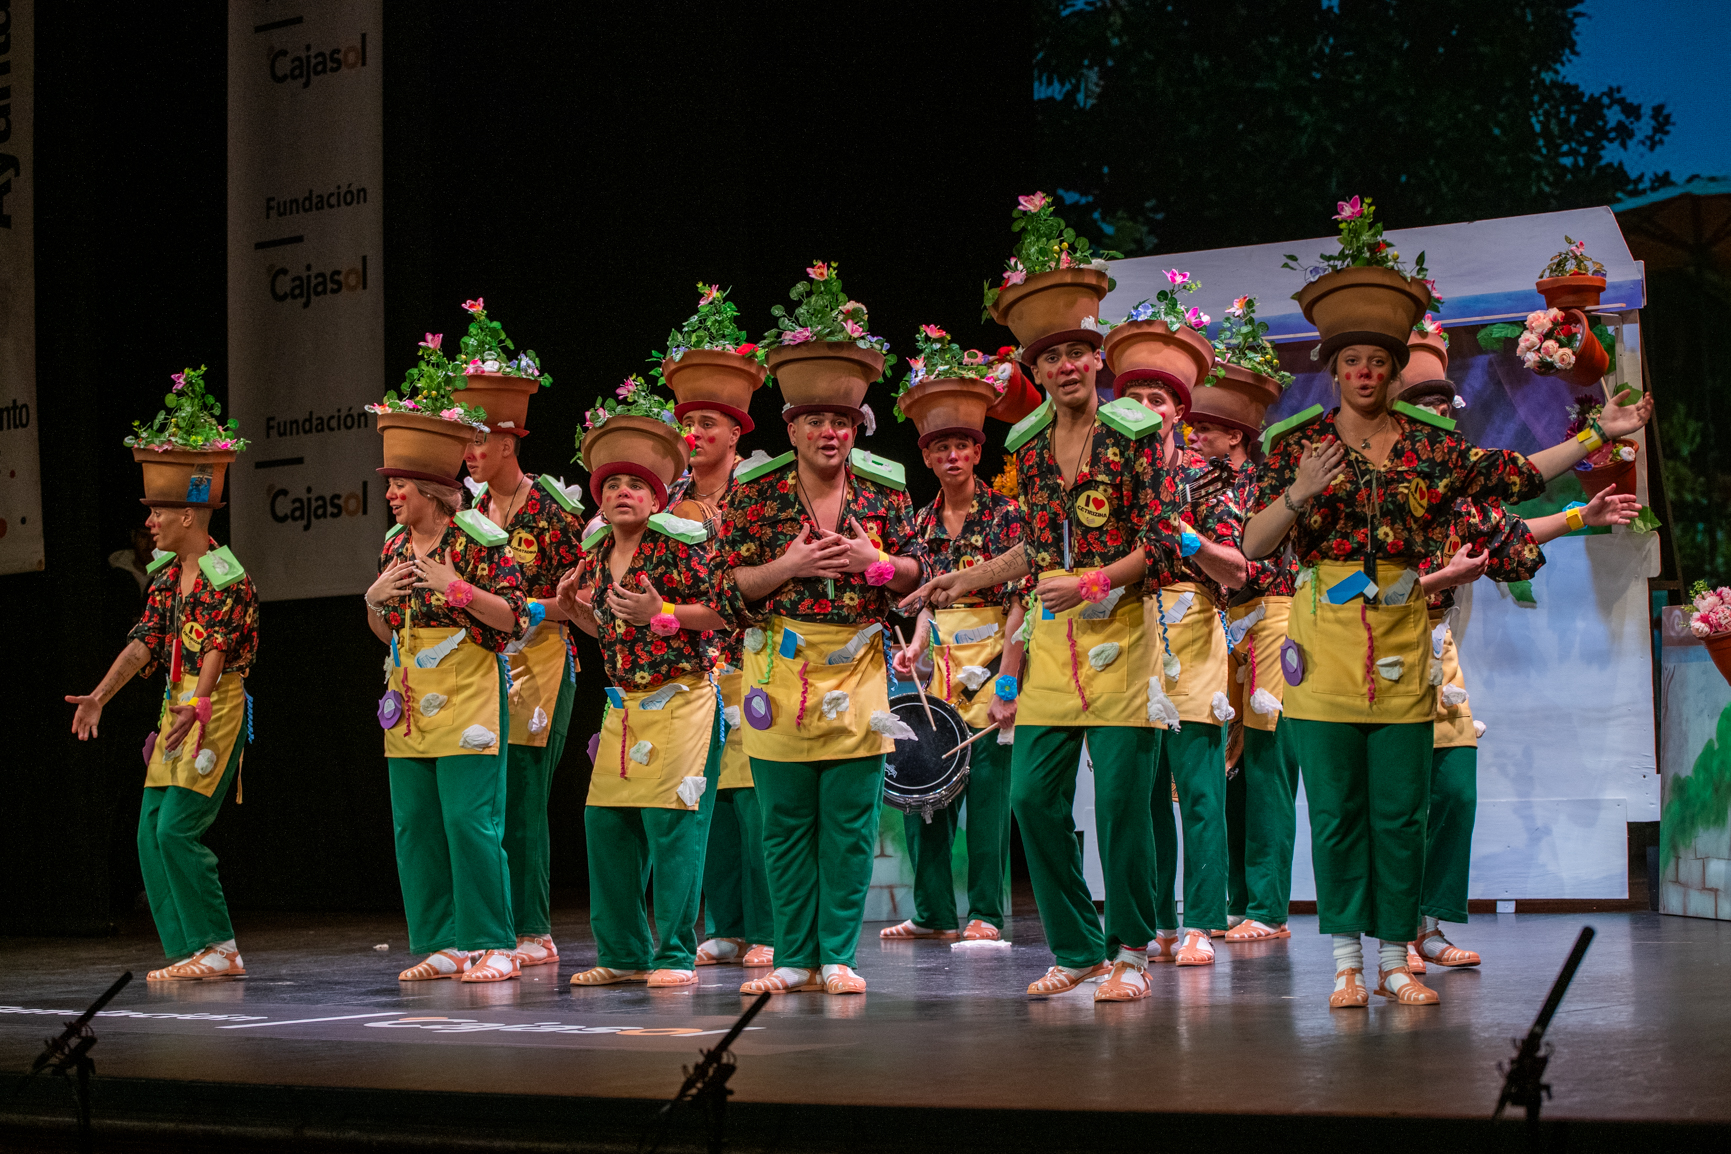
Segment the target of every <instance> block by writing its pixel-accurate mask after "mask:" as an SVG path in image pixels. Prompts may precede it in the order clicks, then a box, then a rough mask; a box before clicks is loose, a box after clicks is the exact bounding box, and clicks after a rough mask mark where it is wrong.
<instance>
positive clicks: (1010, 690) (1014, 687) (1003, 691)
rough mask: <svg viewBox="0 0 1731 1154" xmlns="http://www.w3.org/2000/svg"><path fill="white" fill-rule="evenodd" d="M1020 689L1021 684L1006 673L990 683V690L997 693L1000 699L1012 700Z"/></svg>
mask: <svg viewBox="0 0 1731 1154" xmlns="http://www.w3.org/2000/svg"><path fill="white" fill-rule="evenodd" d="M1021 691H1022V690H1021V686H1020V685H1019V684H1018V683H1017V681H1016V679H1015V678H1014V677H1011V676H1010V675H1009V674H1008V673H1006V674H1003V675H1002V676H1001V677H999V678H998V680H997V681H995V682H993V683H992V692H993V693H995V694H997V695H998V698H999V700H1001V701H1014V700H1016V697H1017V695H1018V694H1020V693H1021Z"/></svg>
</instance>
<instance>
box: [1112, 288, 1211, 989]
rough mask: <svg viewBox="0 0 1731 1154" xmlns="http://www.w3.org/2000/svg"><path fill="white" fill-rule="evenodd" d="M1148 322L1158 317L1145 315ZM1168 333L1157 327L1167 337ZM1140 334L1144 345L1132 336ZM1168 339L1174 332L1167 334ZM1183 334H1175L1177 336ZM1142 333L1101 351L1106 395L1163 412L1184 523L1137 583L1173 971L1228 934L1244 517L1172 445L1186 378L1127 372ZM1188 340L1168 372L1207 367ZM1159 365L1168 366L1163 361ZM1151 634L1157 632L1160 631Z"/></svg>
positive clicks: (1206, 472)
mask: <svg viewBox="0 0 1731 1154" xmlns="http://www.w3.org/2000/svg"><path fill="white" fill-rule="evenodd" d="M1146 324H1147V325H1148V326H1149V327H1152V326H1153V325H1159V324H1161V322H1158V321H1153V322H1146ZM1163 336H1164V334H1163ZM1138 337H1141V338H1142V340H1138V339H1137V338H1138ZM1164 339H1165V340H1174V339H1175V338H1174V337H1165V338H1164ZM1176 339H1178V340H1183V339H1184V337H1183V334H1181V333H1180V334H1176ZM1146 343H1147V335H1146V329H1145V328H1144V327H1143V324H1142V323H1140V322H1135V321H1132V322H1130V323H1129V324H1126V325H1122V326H1120V327H1118V328H1116V329H1114V330H1113V331H1112V333H1111V335H1109V336H1108V337H1107V339H1106V348H1105V356H1106V361H1107V364H1108V366H1109V367H1112V368H1114V369H1118V370H1122V371H1119V372H1117V373H1116V374H1115V376H1114V378H1113V382H1112V387H1113V390H1114V391H1115V392H1116V393H1117V395H1118V396H1120V397H1129V398H1130V399H1131V400H1133V401H1135V402H1137V403H1138V404H1140V405H1142V407H1144V408H1146V409H1147V410H1148V411H1149V412H1151V413H1154V414H1155V415H1156V416H1158V417H1159V418H1160V434H1159V436H1160V440H1159V443H1158V445H1157V446H1155V449H1154V453H1155V463H1156V464H1157V465H1158V466H1159V468H1160V469H1162V470H1163V471H1164V472H1165V474H1166V476H1167V478H1169V479H1170V481H1171V482H1173V483H1175V484H1176V485H1177V487H1178V499H1179V503H1180V514H1179V516H1180V519H1181V520H1182V522H1183V525H1182V529H1181V537H1182V540H1183V545H1182V548H1181V549H1180V552H1181V553H1182V555H1183V556H1182V558H1177V557H1174V555H1173V554H1170V553H1167V552H1164V551H1161V550H1159V549H1158V548H1151V549H1150V551H1149V559H1150V561H1153V560H1154V559H1156V558H1169V557H1170V558H1173V560H1174V562H1175V563H1173V564H1162V565H1158V566H1157V565H1153V564H1150V566H1149V572H1148V574H1147V575H1146V576H1145V577H1144V578H1143V581H1142V588H1143V592H1144V598H1143V606H1142V613H1143V618H1144V620H1146V621H1148V622H1149V623H1150V624H1149V626H1148V633H1147V637H1148V642H1149V644H1148V646H1147V647H1146V649H1145V651H1144V652H1145V660H1146V661H1147V672H1146V674H1145V675H1146V676H1148V677H1149V678H1150V683H1149V684H1150V685H1151V686H1152V685H1153V684H1154V681H1155V679H1157V680H1158V682H1159V685H1160V689H1161V692H1162V693H1163V694H1164V698H1165V699H1164V701H1163V702H1161V703H1160V709H1161V711H1162V716H1161V717H1160V718H1158V719H1157V720H1156V722H1155V724H1156V725H1160V726H1164V727H1165V728H1166V730H1167V732H1166V735H1165V737H1164V738H1162V739H1161V742H1160V760H1159V768H1158V771H1157V772H1156V775H1155V779H1154V801H1153V805H1154V847H1155V865H1156V874H1155V877H1156V881H1155V894H1154V896H1155V900H1156V903H1157V905H1156V910H1155V926H1156V929H1157V930H1158V933H1157V934H1156V940H1155V943H1154V949H1155V950H1156V951H1157V952H1156V953H1155V954H1154V956H1153V957H1152V958H1151V959H1150V960H1151V961H1155V962H1175V963H1177V964H1178V965H1180V966H1207V965H1212V964H1213V963H1214V944H1213V942H1212V941H1210V940H1209V939H1210V938H1211V937H1212V936H1213V935H1215V934H1222V933H1224V932H1225V931H1226V874H1227V867H1228V857H1227V850H1226V727H1227V724H1228V723H1229V722H1230V721H1231V720H1232V718H1233V717H1234V711H1233V707H1232V704H1231V699H1230V698H1229V697H1228V695H1227V680H1228V678H1227V670H1228V666H1229V664H1230V657H1229V650H1230V648H1231V647H1230V645H1229V644H1228V642H1227V638H1226V621H1225V618H1224V617H1223V616H1222V613H1221V610H1222V608H1223V607H1224V606H1225V604H1226V599H1227V597H1228V595H1229V590H1231V589H1234V588H1237V587H1238V586H1240V585H1242V584H1244V578H1245V562H1244V555H1243V554H1242V553H1240V552H1239V551H1238V535H1239V532H1240V529H1241V527H1242V524H1243V514H1242V512H1241V510H1240V508H1239V504H1238V496H1237V492H1236V484H1235V482H1236V474H1234V473H1233V472H1232V471H1231V469H1230V467H1229V466H1228V465H1227V464H1226V463H1225V462H1224V461H1222V462H1219V463H1211V462H1209V461H1208V460H1207V459H1206V458H1204V457H1203V456H1202V454H1201V453H1199V452H1197V451H1196V450H1195V449H1192V448H1188V447H1186V446H1184V445H1182V444H1180V443H1179V438H1178V428H1179V425H1180V423H1181V422H1182V421H1183V420H1184V418H1185V416H1186V414H1187V413H1188V412H1189V410H1190V402H1191V395H1192V391H1191V384H1192V383H1193V381H1194V377H1193V376H1192V377H1190V378H1188V379H1187V378H1186V376H1185V375H1184V374H1183V373H1179V372H1174V371H1172V368H1148V367H1130V366H1131V365H1134V364H1136V363H1137V362H1140V361H1142V360H1148V359H1155V358H1154V357H1148V356H1143V357H1138V356H1137V355H1136V354H1137V352H1138V351H1140V350H1139V349H1138V348H1137V346H1138V345H1141V346H1143V348H1146ZM1184 347H1186V348H1187V349H1189V348H1194V349H1197V350H1198V351H1201V350H1206V355H1205V358H1204V359H1205V363H1198V362H1197V361H1195V360H1190V361H1189V363H1188V364H1182V365H1177V366H1174V367H1177V368H1180V369H1183V370H1185V372H1189V373H1196V372H1203V373H1205V372H1207V371H1208V369H1209V368H1210V367H1212V364H1213V359H1214V358H1213V349H1212V348H1211V347H1209V345H1208V342H1207V341H1206V340H1205V339H1202V338H1201V337H1200V335H1199V334H1198V335H1197V339H1196V340H1195V341H1193V342H1188V343H1187V344H1186V345H1185V346H1184ZM1164 363H1166V364H1168V365H1170V364H1171V362H1170V361H1169V360H1166V361H1165V362H1164ZM1156 630H1158V634H1157V635H1156ZM1174 792H1176V795H1177V798H1178V810H1179V813H1180V815H1181V816H1182V818H1183V820H1184V925H1183V927H1180V926H1179V925H1178V913H1177V907H1176V903H1175V898H1174V889H1175V887H1176V885H1177V866H1178V830H1177V827H1176V826H1175V825H1174V823H1173V820H1172V802H1171V798H1172V796H1173V794H1174Z"/></svg>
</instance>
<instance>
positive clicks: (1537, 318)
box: [1527, 312, 1551, 334]
mask: <svg viewBox="0 0 1731 1154" xmlns="http://www.w3.org/2000/svg"><path fill="white" fill-rule="evenodd" d="M1550 330H1551V320H1550V318H1549V317H1547V316H1546V315H1545V314H1544V313H1543V312H1536V313H1528V314H1527V331H1528V332H1529V333H1540V334H1543V333H1547V332H1549V331H1550Z"/></svg>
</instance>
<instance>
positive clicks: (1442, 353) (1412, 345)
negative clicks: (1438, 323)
mask: <svg viewBox="0 0 1731 1154" xmlns="http://www.w3.org/2000/svg"><path fill="white" fill-rule="evenodd" d="M1406 343H1407V348H1408V349H1409V350H1410V353H1411V359H1410V360H1408V361H1407V364H1406V369H1405V371H1403V372H1402V373H1401V385H1400V391H1399V392H1397V393H1395V394H1394V399H1397V400H1402V401H1405V402H1406V403H1407V404H1409V405H1416V404H1419V403H1421V402H1423V401H1427V400H1433V399H1435V398H1438V397H1441V398H1442V399H1444V400H1447V401H1450V402H1453V401H1454V399H1455V387H1454V382H1452V381H1450V380H1449V379H1448V367H1449V350H1448V345H1446V344H1444V343H1443V339H1442V334H1441V333H1426V332H1419V331H1417V330H1415V331H1414V332H1413V333H1412V335H1411V336H1409V337H1407V341H1406Z"/></svg>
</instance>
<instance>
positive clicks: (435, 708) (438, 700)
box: [420, 693, 450, 717]
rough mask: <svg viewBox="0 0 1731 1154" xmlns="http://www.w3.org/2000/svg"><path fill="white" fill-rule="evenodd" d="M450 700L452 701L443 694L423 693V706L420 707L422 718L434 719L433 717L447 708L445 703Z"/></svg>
mask: <svg viewBox="0 0 1731 1154" xmlns="http://www.w3.org/2000/svg"><path fill="white" fill-rule="evenodd" d="M449 700H450V698H448V697H446V696H445V695H444V694H443V693H423V694H421V705H420V710H421V716H422V717H432V716H433V715H435V714H436V713H438V712H439V710H441V709H443V708H445V702H447V701H449Z"/></svg>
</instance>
